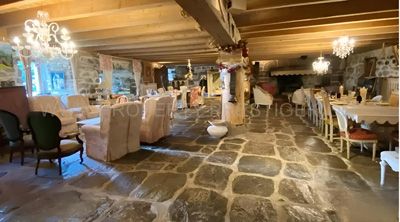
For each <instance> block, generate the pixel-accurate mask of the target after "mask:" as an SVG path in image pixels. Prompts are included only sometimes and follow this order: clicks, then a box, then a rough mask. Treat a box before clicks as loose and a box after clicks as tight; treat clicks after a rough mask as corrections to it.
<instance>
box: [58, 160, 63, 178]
mask: <svg viewBox="0 0 400 222" xmlns="http://www.w3.org/2000/svg"><path fill="white" fill-rule="evenodd" d="M61 174H62V168H61V158H58V175H61Z"/></svg>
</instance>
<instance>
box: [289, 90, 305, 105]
mask: <svg viewBox="0 0 400 222" xmlns="http://www.w3.org/2000/svg"><path fill="white" fill-rule="evenodd" d="M292 103H294V104H295V105H300V106H302V107H304V106H305V105H306V94H305V93H304V90H303V88H301V89H297V90H296V91H294V93H293V95H292Z"/></svg>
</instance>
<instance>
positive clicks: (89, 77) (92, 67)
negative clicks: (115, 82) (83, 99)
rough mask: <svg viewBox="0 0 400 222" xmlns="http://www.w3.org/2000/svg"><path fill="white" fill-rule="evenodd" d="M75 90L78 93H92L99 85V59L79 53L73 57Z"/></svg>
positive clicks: (85, 53)
mask: <svg viewBox="0 0 400 222" xmlns="http://www.w3.org/2000/svg"><path fill="white" fill-rule="evenodd" d="M73 59H74V61H73V62H74V63H75V69H76V70H75V78H76V84H77V85H76V88H77V92H78V93H94V92H95V91H94V90H95V89H96V88H97V87H98V85H99V81H98V80H99V74H100V69H99V58H98V56H95V55H92V54H89V53H87V52H83V51H79V53H78V54H77V55H75V56H74V58H73Z"/></svg>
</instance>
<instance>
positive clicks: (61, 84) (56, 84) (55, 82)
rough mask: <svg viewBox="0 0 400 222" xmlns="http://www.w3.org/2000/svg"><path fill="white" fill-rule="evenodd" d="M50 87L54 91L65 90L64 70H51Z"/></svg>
mask: <svg viewBox="0 0 400 222" xmlns="http://www.w3.org/2000/svg"><path fill="white" fill-rule="evenodd" d="M50 77H51V88H52V90H54V91H61V90H65V75H64V72H51V73H50Z"/></svg>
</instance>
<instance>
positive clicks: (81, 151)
mask: <svg viewBox="0 0 400 222" xmlns="http://www.w3.org/2000/svg"><path fill="white" fill-rule="evenodd" d="M79 158H81V162H80V163H81V164H82V163H83V148H82V149H81V150H80V151H79Z"/></svg>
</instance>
